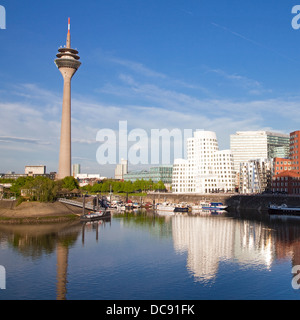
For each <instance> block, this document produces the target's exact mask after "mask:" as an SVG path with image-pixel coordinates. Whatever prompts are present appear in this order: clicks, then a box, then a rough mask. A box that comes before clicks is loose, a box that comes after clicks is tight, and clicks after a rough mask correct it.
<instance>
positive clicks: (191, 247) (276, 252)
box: [172, 214, 300, 281]
mask: <svg viewBox="0 0 300 320" xmlns="http://www.w3.org/2000/svg"><path fill="white" fill-rule="evenodd" d="M261 217H262V216H261ZM264 220H265V221H256V220H242V219H234V217H230V216H229V217H228V216H227V217H226V216H225V217H214V216H212V215H211V216H208V215H207V214H206V215H203V216H201V217H199V216H196V217H186V216H180V215H176V216H174V217H173V218H172V233H173V241H174V248H175V250H176V251H177V252H178V253H182V252H187V254H188V257H187V268H188V269H189V270H190V272H191V273H192V274H193V276H194V277H195V281H212V280H214V279H215V277H216V276H217V274H218V269H219V264H220V262H222V261H226V260H227V261H228V260H229V261H234V262H235V263H238V264H239V265H240V266H242V267H247V268H248V267H254V268H255V269H258V268H265V269H270V268H271V266H272V263H273V262H274V261H275V260H286V259H292V265H293V266H294V265H299V264H300V222H299V220H298V221H292V220H286V221H284V222H283V221H281V220H277V221H276V220H270V219H269V217H264Z"/></svg>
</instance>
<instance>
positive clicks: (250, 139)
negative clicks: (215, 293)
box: [230, 131, 290, 172]
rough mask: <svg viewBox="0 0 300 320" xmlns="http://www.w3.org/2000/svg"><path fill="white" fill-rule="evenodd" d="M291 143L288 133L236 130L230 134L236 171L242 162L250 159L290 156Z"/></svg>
mask: <svg viewBox="0 0 300 320" xmlns="http://www.w3.org/2000/svg"><path fill="white" fill-rule="evenodd" d="M289 143H290V137H289V135H288V134H282V133H276V132H269V131H238V132H236V133H235V134H233V135H231V136H230V149H231V152H232V155H233V160H234V170H235V172H238V171H239V168H240V163H243V162H247V161H249V160H254V159H273V158H276V157H278V158H288V157H289Z"/></svg>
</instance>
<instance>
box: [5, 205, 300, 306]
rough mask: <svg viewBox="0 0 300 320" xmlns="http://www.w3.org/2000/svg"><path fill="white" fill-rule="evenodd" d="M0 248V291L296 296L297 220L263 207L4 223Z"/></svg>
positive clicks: (92, 296)
mask: <svg viewBox="0 0 300 320" xmlns="http://www.w3.org/2000/svg"><path fill="white" fill-rule="evenodd" d="M0 250H1V255H0V266H2V268H1V269H0V271H1V275H0V282H2V283H0V287H1V284H2V288H1V289H0V300H7V299H14V300H37V299H39V300H41V299H42V300H56V299H59V300H64V299H66V300H210V299H213V300H218V299H222V300H229V299H234V300H235V299H239V300H240V299H242V300H252V299H259V300H260V299H262V300H265V299H268V300H269V299H271V300H277V299H278V300H286V299H289V300H298V299H299V298H300V289H299V288H298V282H297V280H298V279H297V276H296V273H297V270H298V269H299V270H300V219H299V220H298V219H288V218H286V219H281V218H276V217H274V218H270V217H269V216H268V215H267V214H262V213H259V212H249V213H243V212H240V213H230V214H229V213H222V214H211V213H206V212H205V213H199V214H197V215H191V214H176V215H170V214H168V213H166V214H161V215H159V214H154V213H153V212H151V211H149V212H141V211H138V212H133V213H123V214H114V215H113V216H112V217H111V220H108V221H98V222H94V223H82V222H70V223H60V224H44V225H43V224H41V225H4V224H2V225H0ZM298 267H299V268H298ZM299 287H300V286H299Z"/></svg>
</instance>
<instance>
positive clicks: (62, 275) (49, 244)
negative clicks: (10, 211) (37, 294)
mask: <svg viewBox="0 0 300 320" xmlns="http://www.w3.org/2000/svg"><path fill="white" fill-rule="evenodd" d="M80 231H81V224H80V223H78V222H75V223H61V224H43V225H11V226H7V225H0V243H1V242H2V243H3V242H4V241H5V242H6V243H7V244H8V246H10V247H11V248H13V250H14V251H16V252H17V253H18V254H20V255H22V256H24V257H30V258H31V259H32V260H38V259H39V258H40V257H41V256H42V255H43V254H47V255H49V254H53V253H54V252H55V250H56V257H57V269H56V275H57V279H56V280H57V286H56V289H57V290H56V293H57V299H58V300H65V299H66V293H67V289H66V284H67V269H68V253H69V249H70V248H71V247H72V246H73V244H74V243H75V242H76V240H77V238H78V235H79V234H80Z"/></svg>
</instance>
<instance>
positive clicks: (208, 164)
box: [172, 131, 235, 194]
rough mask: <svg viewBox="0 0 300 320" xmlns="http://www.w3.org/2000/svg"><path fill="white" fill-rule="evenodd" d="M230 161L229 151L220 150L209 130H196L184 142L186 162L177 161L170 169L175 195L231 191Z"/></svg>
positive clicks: (231, 161) (213, 133)
mask: <svg viewBox="0 0 300 320" xmlns="http://www.w3.org/2000/svg"><path fill="white" fill-rule="evenodd" d="M234 182H235V180H234V171H233V158H232V154H231V152H230V150H225V151H219V146H218V141H217V136H216V134H215V132H212V131H196V132H194V137H193V138H189V139H188V140H187V160H185V159H176V160H175V161H174V166H173V178H172V191H173V192H174V193H202V194H203V193H211V192H218V191H219V192H220V191H225V192H227V191H234Z"/></svg>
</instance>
